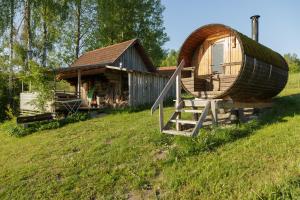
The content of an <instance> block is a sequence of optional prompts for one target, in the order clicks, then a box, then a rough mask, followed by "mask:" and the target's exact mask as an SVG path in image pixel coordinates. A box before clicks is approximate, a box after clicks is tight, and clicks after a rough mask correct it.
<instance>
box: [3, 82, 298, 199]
mask: <svg viewBox="0 0 300 200" xmlns="http://www.w3.org/2000/svg"><path fill="white" fill-rule="evenodd" d="M295 77H296V76H295ZM292 80H294V78H293V77H292V78H290V81H292ZM299 92H300V89H299V88H297V87H290V86H289V87H288V88H287V89H286V90H284V91H283V92H282V93H281V94H280V95H279V97H277V98H276V99H275V100H274V102H275V104H274V107H273V108H272V109H271V110H268V111H267V112H266V113H265V114H264V115H262V116H261V118H260V119H259V120H258V121H252V122H250V123H247V124H242V125H240V126H229V127H226V128H224V127H220V128H213V129H211V130H209V129H207V130H205V131H202V132H201V134H200V136H199V137H197V138H185V137H179V136H176V137H174V136H169V135H163V134H161V133H159V130H158V114H157V113H155V115H154V116H151V115H150V111H149V110H144V111H139V112H126V111H124V112H113V113H112V114H110V115H107V116H104V117H102V118H98V119H91V120H88V121H85V122H78V123H75V124H70V125H66V126H64V127H62V128H59V129H55V130H47V131H40V132H36V133H34V134H32V135H28V136H25V137H23V138H15V137H11V136H9V134H8V133H7V132H6V130H7V129H8V127H9V126H12V125H13V124H14V122H12V121H10V122H6V123H4V124H2V125H1V126H0V199H128V198H131V199H143V198H144V199H299V198H300V94H299ZM171 112H172V108H167V111H166V115H168V114H171ZM166 118H167V116H166Z"/></svg>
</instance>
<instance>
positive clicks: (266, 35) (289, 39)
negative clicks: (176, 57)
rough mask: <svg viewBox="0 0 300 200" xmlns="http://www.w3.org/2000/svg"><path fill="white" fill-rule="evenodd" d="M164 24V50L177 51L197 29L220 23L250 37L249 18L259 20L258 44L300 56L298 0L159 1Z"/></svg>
mask: <svg viewBox="0 0 300 200" xmlns="http://www.w3.org/2000/svg"><path fill="white" fill-rule="evenodd" d="M162 4H163V5H164V6H165V7H166V10H165V11H164V14H163V15H164V25H165V27H166V32H167V34H168V35H169V37H170V41H169V42H167V43H166V44H165V47H166V48H167V49H179V48H180V47H181V45H182V43H183V42H184V40H185V39H186V38H187V36H188V35H189V34H190V33H191V32H192V31H194V30H195V29H196V28H198V27H200V26H203V25H205V24H209V23H222V24H225V25H228V26H231V27H232V28H234V29H236V30H238V31H240V32H242V33H244V34H245V35H248V36H250V34H251V23H250V16H252V15H254V14H258V15H260V16H261V18H260V24H259V25H260V27H259V28H260V33H259V34H260V35H259V40H260V43H262V44H264V45H266V46H268V47H270V48H272V49H273V50H275V51H277V52H279V53H281V54H284V53H297V54H298V56H300V1H299V0H260V1H259V0H252V1H249V0H162Z"/></svg>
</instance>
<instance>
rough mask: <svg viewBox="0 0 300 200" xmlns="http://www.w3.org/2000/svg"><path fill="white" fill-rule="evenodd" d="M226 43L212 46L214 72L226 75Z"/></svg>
mask: <svg viewBox="0 0 300 200" xmlns="http://www.w3.org/2000/svg"><path fill="white" fill-rule="evenodd" d="M223 63H224V43H216V44H214V45H213V46H212V69H211V70H212V72H213V74H224V69H223Z"/></svg>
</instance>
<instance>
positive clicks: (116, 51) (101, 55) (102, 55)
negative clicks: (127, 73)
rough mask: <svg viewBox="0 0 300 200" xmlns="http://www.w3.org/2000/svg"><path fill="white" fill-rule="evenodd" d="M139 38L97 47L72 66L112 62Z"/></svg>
mask: <svg viewBox="0 0 300 200" xmlns="http://www.w3.org/2000/svg"><path fill="white" fill-rule="evenodd" d="M136 41H137V39H132V40H128V41H125V42H122V43H118V44H114V45H110V46H107V47H103V48H99V49H95V50H93V51H89V52H86V53H84V54H83V55H81V56H80V57H79V58H78V59H77V60H76V61H75V62H74V63H73V64H72V65H71V67H79V66H90V65H101V64H110V63H113V62H114V61H115V60H117V59H118V58H119V57H120V56H121V55H122V53H123V52H124V51H125V50H126V49H127V48H129V47H130V46H131V45H133V44H134V43H135V42H136Z"/></svg>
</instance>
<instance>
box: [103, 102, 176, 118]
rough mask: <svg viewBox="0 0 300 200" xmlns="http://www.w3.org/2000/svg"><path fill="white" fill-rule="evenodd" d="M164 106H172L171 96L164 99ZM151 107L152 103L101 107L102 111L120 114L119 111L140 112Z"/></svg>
mask: <svg viewBox="0 0 300 200" xmlns="http://www.w3.org/2000/svg"><path fill="white" fill-rule="evenodd" d="M164 106H166V107H168V106H174V102H173V99H172V98H169V99H167V100H165V101H164ZM151 107H152V104H149V103H148V104H143V105H139V106H136V107H124V108H105V109H103V112H105V113H107V114H120V113H136V112H141V111H145V110H150V109H151Z"/></svg>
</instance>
